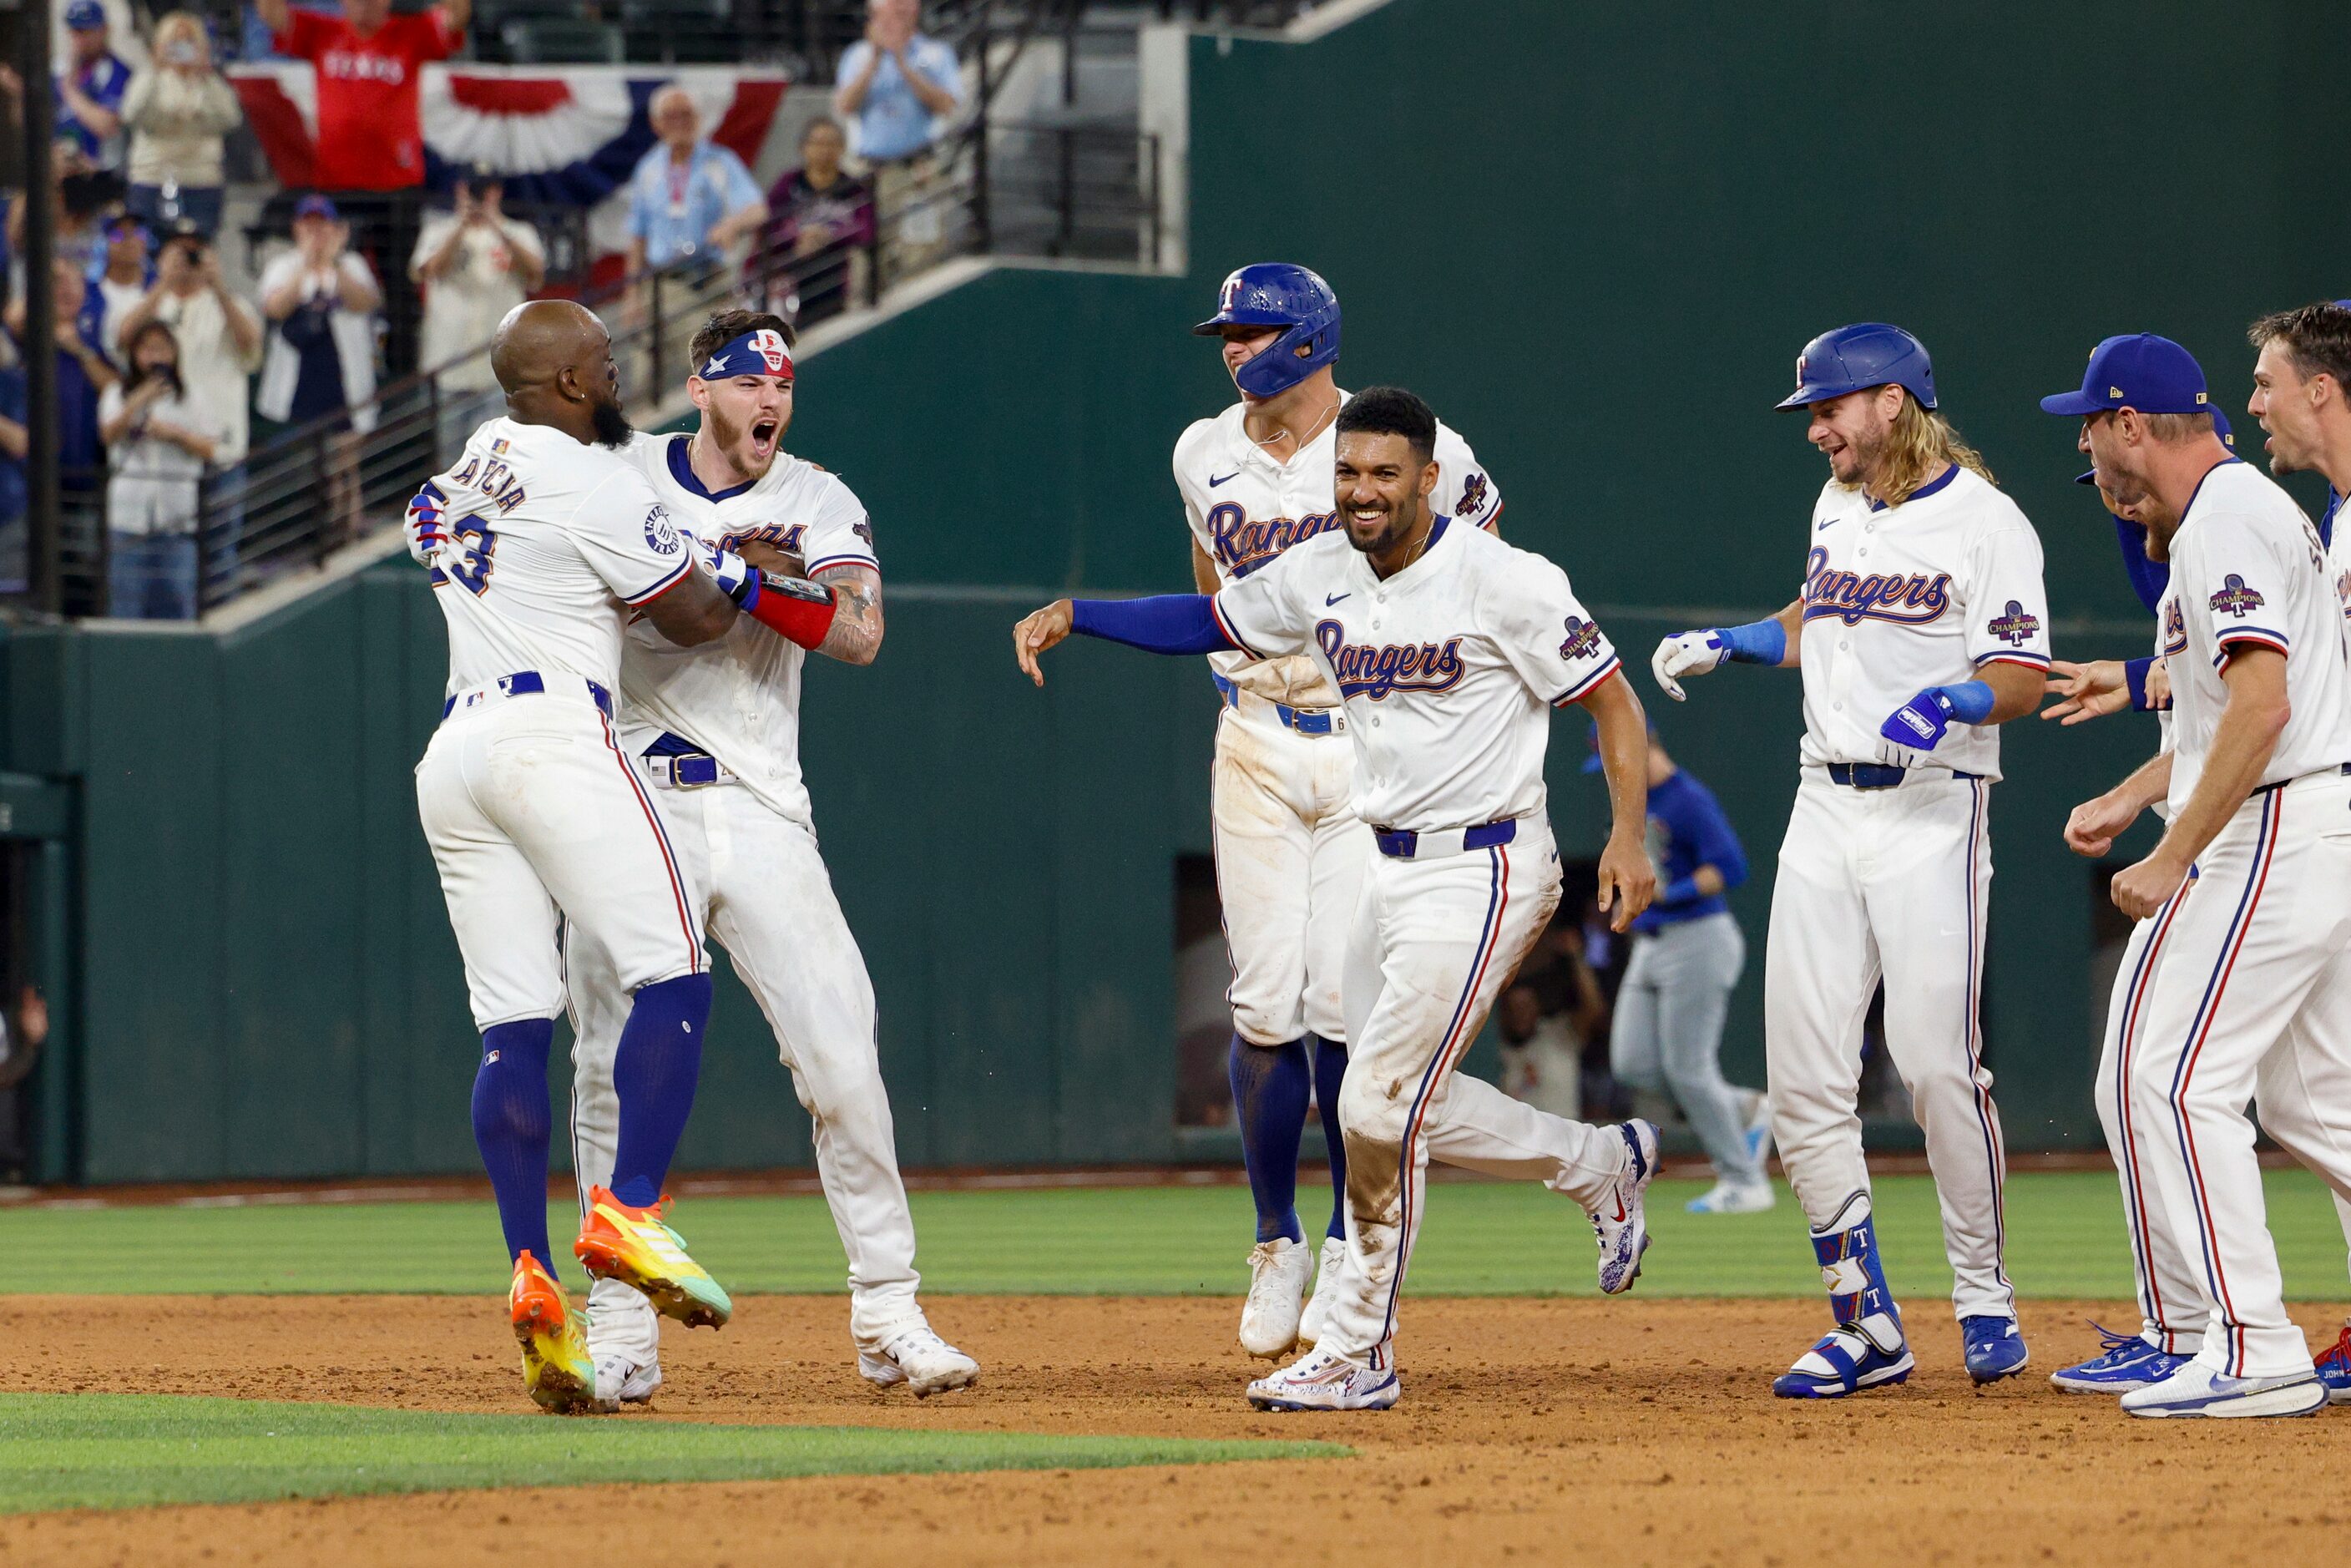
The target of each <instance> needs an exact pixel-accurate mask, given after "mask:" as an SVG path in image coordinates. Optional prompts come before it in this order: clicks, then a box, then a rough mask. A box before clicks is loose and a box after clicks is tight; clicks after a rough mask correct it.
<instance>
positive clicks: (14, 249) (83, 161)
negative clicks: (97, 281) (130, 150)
mask: <svg viewBox="0 0 2351 1568" xmlns="http://www.w3.org/2000/svg"><path fill="white" fill-rule="evenodd" d="M50 172H51V178H52V183H51V184H50V186H49V204H50V210H51V212H52V213H53V214H54V216H53V218H52V222H53V223H54V224H55V225H56V226H55V228H54V230H53V231H52V232H53V235H54V236H55V237H54V239H53V241H52V243H53V244H54V245H55V246H56V251H55V254H56V256H57V259H58V260H60V261H63V262H67V263H69V264H70V265H72V266H73V267H76V268H78V269H79V271H80V272H81V275H82V277H85V278H93V279H94V278H96V277H98V275H99V273H101V272H103V271H105V270H106V233H105V230H106V218H107V215H108V214H110V213H111V212H112V211H113V210H114V208H115V206H116V204H117V200H116V199H117V197H118V195H119V194H120V184H121V182H120V178H119V177H118V176H116V175H114V174H111V173H109V172H106V171H105V170H103V169H99V168H98V167H97V166H95V165H94V164H92V163H91V162H90V161H89V157H88V156H87V155H86V154H85V153H84V152H82V150H81V147H80V144H79V143H78V142H76V141H71V140H69V139H68V138H65V137H60V138H58V139H57V145H56V146H55V147H53V148H52V149H50ZM7 236H8V250H9V252H10V254H12V255H16V256H22V255H23V254H24V251H25V201H24V198H22V197H21V196H20V197H19V198H17V199H16V200H15V201H13V202H11V203H9V204H8V225H7Z"/></svg>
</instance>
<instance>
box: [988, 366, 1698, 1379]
mask: <svg viewBox="0 0 2351 1568" xmlns="http://www.w3.org/2000/svg"><path fill="white" fill-rule="evenodd" d="M1436 444H1437V418H1436V415H1435V414H1433V413H1430V412H1429V409H1428V406H1427V405H1426V403H1424V402H1421V401H1420V400H1419V399H1418V398H1416V397H1414V396H1413V395H1412V394H1411V393H1409V392H1403V391H1401V390H1398V389H1395V388H1374V389H1373V390H1370V391H1367V392H1362V393H1360V394H1358V395H1357V396H1356V397H1355V398H1353V400H1352V401H1350V402H1348V403H1347V405H1346V406H1345V407H1344V408H1343V410H1342V411H1341V412H1340V413H1339V416H1338V441H1337V446H1336V455H1335V472H1336V501H1337V504H1338V507H1339V514H1340V517H1341V520H1342V525H1343V526H1342V528H1341V529H1340V530H1339V531H1336V532H1324V533H1322V534H1319V535H1317V536H1316V537H1314V538H1310V539H1307V540H1305V541H1304V542H1302V543H1300V544H1297V545H1294V546H1292V547H1291V548H1290V549H1289V550H1288V551H1286V552H1285V553H1283V554H1282V555H1281V556H1280V558H1279V559H1276V560H1274V561H1272V562H1270V564H1268V565H1267V566H1266V567H1264V568H1263V569H1262V570H1259V571H1255V572H1252V573H1250V574H1249V576H1248V577H1246V578H1245V579H1243V580H1240V581H1238V582H1235V583H1233V584H1231V585H1230V586H1228V587H1227V588H1225V589H1223V590H1221V591H1218V592H1217V593H1216V594H1214V595H1207V594H1177V595H1170V596H1167V597H1164V598H1157V599H1142V600H1128V601H1098V600H1081V601H1074V602H1073V601H1070V600H1066V599H1064V600H1060V601H1055V602H1054V603H1052V604H1050V605H1048V606H1046V607H1045V608H1044V609H1042V610H1040V611H1038V612H1036V613H1035V614H1033V615H1030V616H1029V617H1028V618H1027V619H1026V620H1024V621H1022V622H1020V623H1019V625H1018V626H1016V627H1015V628H1013V634H1012V642H1013V655H1014V657H1015V659H1016V660H1018V662H1019V665H1020V667H1021V669H1022V670H1024V671H1025V672H1027V674H1029V678H1030V679H1032V680H1034V681H1036V682H1037V683H1038V684H1039V685H1042V684H1043V682H1044V674H1043V671H1042V669H1041V668H1040V665H1039V663H1038V659H1039V655H1040V654H1041V653H1044V652H1045V651H1046V650H1047V649H1050V648H1051V647H1053V646H1054V645H1055V644H1057V643H1060V642H1061V641H1062V639H1064V638H1066V637H1067V636H1069V635H1070V634H1071V632H1083V633H1085V634H1087V635H1090V636H1095V637H1102V638H1107V639H1109V640H1111V641H1113V642H1121V643H1128V644H1129V645H1131V646H1134V647H1138V648H1144V649H1147V650H1149V651H1150V652H1153V653H1171V654H1181V653H1211V652H1215V651H1218V650H1238V651H1240V652H1242V653H1247V654H1249V656H1251V657H1252V658H1259V659H1263V658H1268V657H1273V656H1278V655H1286V654H1302V655H1304V656H1306V657H1308V658H1310V659H1311V660H1312V661H1313V662H1314V664H1315V665H1316V667H1317V668H1318V669H1319V671H1320V672H1321V674H1322V675H1323V677H1324V678H1325V679H1327V680H1328V681H1329V682H1330V684H1331V686H1332V689H1333V690H1334V691H1335V692H1337V694H1338V695H1339V697H1340V699H1341V700H1342V701H1343V703H1344V704H1345V705H1346V709H1347V734H1348V737H1349V739H1350V742H1351V744H1352V745H1353V748H1354V753H1355V768H1354V783H1353V792H1354V803H1355V808H1356V813H1357V815H1359V816H1360V817H1362V818H1363V820H1364V821H1366V822H1369V823H1370V824H1372V828H1373V832H1374V837H1375V841H1376V842H1377V845H1378V855H1377V857H1376V859H1375V860H1374V863H1373V865H1372V866H1371V868H1370V870H1369V871H1368V872H1367V873H1366V885H1365V887H1364V893H1363V895H1362V897H1361V898H1360V899H1359V901H1358V902H1357V904H1356V907H1355V914H1354V922H1353V931H1352V933H1351V936H1350V940H1349V946H1348V952H1347V957H1346V965H1345V975H1344V978H1343V983H1342V986H1341V1002H1342V1006H1343V1009H1344V1010H1345V1013H1346V1022H1347V1039H1348V1043H1349V1061H1348V1066H1347V1072H1346V1077H1345V1081H1344V1083H1343V1087H1342V1088H1341V1090H1340V1095H1339V1123H1340V1129H1341V1134H1342V1136H1343V1139H1344V1141H1345V1144H1346V1148H1347V1166H1348V1181H1347V1187H1346V1203H1347V1215H1346V1231H1347V1238H1346V1244H1347V1257H1346V1267H1345V1269H1344V1270H1343V1281H1342V1282H1341V1285H1340V1288H1339V1291H1338V1299H1337V1300H1336V1301H1333V1302H1332V1306H1331V1308H1330V1312H1329V1316H1328V1318H1327V1319H1326V1320H1325V1322H1324V1323H1323V1325H1322V1338H1321V1339H1320V1340H1319V1342H1318V1343H1317V1344H1316V1347H1315V1350H1314V1353H1313V1354H1311V1355H1308V1356H1306V1357H1304V1358H1303V1359H1301V1360H1300V1361H1299V1362H1297V1363H1296V1364H1293V1365H1291V1366H1289V1367H1287V1368H1285V1369H1284V1370H1282V1371H1280V1372H1278V1373H1275V1374H1273V1375H1271V1376H1269V1377H1264V1378H1260V1379H1259V1380H1258V1381H1257V1382H1255V1383H1252V1384H1250V1385H1249V1401H1250V1403H1251V1404H1253V1405H1256V1406H1259V1407H1260V1408H1266V1409H1374V1408H1384V1407H1385V1406H1389V1405H1393V1404H1394V1403H1395V1400H1396V1397H1397V1394H1398V1384H1397V1381H1396V1375H1395V1363H1394V1354H1395V1329H1396V1309H1397V1301H1398V1296H1399V1294H1400V1292H1401V1290H1402V1287H1403V1281H1404V1272H1405V1266H1406V1264H1407V1263H1408V1261H1409V1260H1410V1257H1411V1252H1412V1247H1413V1242H1414V1239H1415V1238H1416V1234H1417V1231H1418V1228H1419V1224H1420V1218H1421V1212H1422V1207H1423V1199H1424V1197H1425V1178H1426V1163H1427V1153H1428V1151H1427V1142H1426V1128H1427V1124H1428V1123H1429V1120H1430V1118H1431V1117H1432V1116H1434V1115H1436V1114H1437V1112H1438V1108H1439V1107H1440V1106H1441V1105H1442V1103H1443V1101H1444V1099H1445V1096H1446V1093H1447V1086H1448V1082H1449V1079H1450V1075H1451V1073H1452V1071H1453V1069H1454V1068H1455V1066H1456V1065H1457V1064H1458V1061H1459V1060H1460V1056H1461V1053H1462V1052H1463V1051H1465V1050H1467V1049H1468V1044H1469V1042H1470V1040H1473V1039H1474V1038H1475V1037H1476V1035H1477V1033H1478V1030H1479V1028H1480V1026H1481V1025H1482V1024H1483V1023H1484V1021H1485V1018H1486V1014H1487V1012H1488V1010H1489V1009H1490V1008H1491V1007H1492V1005H1493V1000H1494V997H1495V995H1496V993H1497V992H1498V991H1499V989H1500V988H1501V986H1502V984H1503V983H1504V982H1505V981H1506V980H1507V979H1508V978H1509V977H1510V974H1511V973H1512V972H1513V971H1514V970H1515V969H1516V968H1517V967H1518V965H1519V962H1520V959H1521V958H1523V957H1524V956H1525V955H1526V952H1527V950H1528V948H1529V947H1530V946H1531V945H1532V943H1533V941H1534V939H1535V937H1536V936H1537V935H1539V934H1540V933H1541V930H1542V929H1543V927H1544V925H1546V924H1547V923H1548V922H1549V920H1550V918H1551V915H1552V911H1553V910H1554V909H1556V908H1557V907H1558V904H1559V895H1560V872H1559V852H1558V850H1557V849H1556V847H1555V846H1554V845H1553V843H1552V836H1551V828H1550V823H1549V821H1548V819H1547V818H1546V816H1545V814H1544V794H1543V781H1542V760H1543V753H1544V748H1545V747H1546V745H1547V743H1548V739H1549V733H1550V725H1549V717H1550V715H1549V712H1548V709H1549V708H1550V707H1552V706H1567V705H1569V704H1575V705H1578V706H1583V707H1584V708H1585V709H1586V710H1588V711H1589V712H1590V713H1591V714H1592V716H1593V718H1594V719H1595V720H1596V721H1597V723H1598V725H1599V727H1600V752H1601V757H1602V758H1603V763H1604V768H1605V770H1606V772H1607V775H1608V784H1609V797H1610V802H1611V805H1612V807H1613V809H1614V830H1613V831H1612V832H1611V833H1610V835H1609V839H1608V843H1607V847H1606V848H1605V849H1604V851H1603V852H1602V854H1601V860H1600V904H1601V908H1602V909H1603V910H1604V911H1606V912H1608V913H1609V914H1610V915H1611V917H1612V920H1613V923H1614V925H1615V927H1616V929H1618V930H1619V931H1622V930H1624V929H1625V928H1626V927H1627V926H1628V925H1630V924H1631V923H1632V921H1633V919H1634V917H1635V916H1636V915H1639V914H1640V913H1641V912H1642V910H1644V909H1645V908H1646V907H1647V905H1648V904H1649V901H1650V899H1651V898H1652V897H1653V896H1654V894H1655V892H1656V873H1655V872H1654V871H1653V870H1652V869H1651V868H1650V865H1649V861H1648V857H1647V855H1646V852H1645V851H1644V848H1643V844H1642V834H1643V830H1644V824H1645V819H1646V809H1645V805H1646V793H1647V777H1648V775H1647V758H1648V740H1647V734H1646V721H1645V720H1644V718H1643V716H1642V713H1641V705H1640V703H1639V701H1638V700H1637V699H1636V698H1635V697H1634V695H1633V693H1632V688H1631V687H1630V686H1629V685H1627V684H1626V683H1625V680H1624V678H1623V675H1622V673H1621V671H1620V669H1619V666H1618V662H1617V658H1616V654H1615V651H1614V649H1613V648H1611V647H1610V646H1609V643H1608V640H1607V639H1606V637H1604V635H1602V633H1601V631H1600V628H1599V627H1598V626H1597V625H1596V624H1594V623H1593V622H1592V620H1591V619H1590V618H1589V617H1588V616H1587V615H1586V614H1585V613H1584V612H1583V606H1582V605H1581V604H1579V603H1578V602H1577V601H1576V599H1575V596H1574V593H1573V590H1572V589H1571V588H1570V587H1569V585H1568V581H1567V577H1566V574H1564V573H1563V572H1562V571H1561V570H1559V569H1558V568H1557V567H1555V566H1553V565H1552V564H1551V563H1550V562H1549V561H1547V560H1544V559H1542V558H1541V557H1540V556H1536V555H1533V554H1531V553H1530V552H1528V551H1526V550H1521V549H1515V548H1513V547H1511V546H1510V545H1506V544H1504V543H1503V542H1502V541H1501V540H1499V539H1498V538H1495V537H1494V536H1492V535H1491V534H1489V533H1486V532H1484V531H1482V530H1481V529H1479V528H1465V527H1460V526H1452V527H1448V526H1447V525H1448V522H1449V521H1450V519H1449V518H1447V517H1442V516H1438V515H1436V514H1434V513H1432V512H1431V511H1430V509H1429V507H1428V506H1427V500H1428V497H1429V495H1430V493H1431V491H1432V490H1433V489H1434V488H1435V486H1436V484H1437V465H1436V464H1435V463H1434V462H1433V461H1432V460H1431V459H1432V455H1433V454H1434V452H1435V449H1436ZM1527 1113H1528V1115H1529V1116H1531V1117H1534V1118H1538V1119H1540V1120H1541V1121H1542V1122H1544V1123H1547V1124H1553V1125H1552V1126H1550V1127H1549V1128H1548V1129H1547V1132H1546V1141H1548V1142H1553V1143H1559V1144H1564V1145H1569V1146H1571V1147H1572V1148H1573V1151H1574V1153H1573V1157H1572V1158H1571V1159H1570V1160H1569V1162H1568V1165H1569V1169H1568V1171H1567V1172H1566V1173H1565V1174H1564V1175H1563V1176H1562V1177H1561V1178H1560V1179H1561V1180H1562V1182H1563V1183H1564V1184H1565V1186H1564V1188H1563V1190H1566V1191H1567V1192H1568V1193H1569V1196H1571V1197H1574V1198H1575V1199H1576V1200H1577V1201H1578V1202H1580V1203H1581V1204H1582V1205H1583V1207H1584V1209H1585V1211H1586V1212H1587V1213H1588V1214H1590V1215H1591V1216H1592V1220H1593V1229H1594V1231H1595V1233H1596V1234H1597V1236H1598V1238H1599V1242H1600V1270H1599V1272H1600V1287H1601V1289H1602V1290H1604V1291H1609V1292H1612V1293H1613V1292H1615V1291H1623V1290H1625V1289H1627V1288H1629V1287H1630V1286H1631V1284H1632V1283H1633V1281H1634V1279H1635V1277H1636V1276H1637V1275H1638V1274H1639V1272H1640V1267H1641V1254H1642V1252H1643V1251H1644V1250H1645V1249H1646V1247H1647V1245H1648V1232H1647V1224H1646V1218H1645V1217H1644V1214H1643V1208H1642V1198H1643V1195H1644V1193H1645V1191H1646V1187H1647V1186H1648V1183H1649V1180H1650V1177H1651V1176H1653V1175H1654V1174H1655V1172H1656V1153H1657V1145H1656V1128H1654V1127H1652V1126H1650V1125H1649V1124H1647V1123H1646V1122H1630V1123H1626V1124H1624V1125H1622V1126H1619V1127H1614V1128H1602V1127H1591V1126H1586V1125H1583V1124H1579V1123H1570V1122H1565V1121H1563V1120H1562V1118H1558V1117H1547V1116H1544V1115H1543V1113H1540V1112H1536V1111H1533V1110H1532V1109H1531V1108H1528V1112H1527Z"/></svg>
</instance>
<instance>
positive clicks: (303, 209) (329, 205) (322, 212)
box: [294, 195, 342, 218]
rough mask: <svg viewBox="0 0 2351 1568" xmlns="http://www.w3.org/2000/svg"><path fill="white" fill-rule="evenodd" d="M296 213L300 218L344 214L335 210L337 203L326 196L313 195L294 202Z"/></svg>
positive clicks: (330, 216)
mask: <svg viewBox="0 0 2351 1568" xmlns="http://www.w3.org/2000/svg"><path fill="white" fill-rule="evenodd" d="M294 215H295V216H296V217H298V218H334V217H340V216H341V215H342V214H340V213H338V212H336V211H335V204H334V203H333V202H331V201H329V200H328V199H327V198H326V197H324V196H318V195H311V196H305V197H303V198H302V199H301V200H300V201H298V202H297V203H295V204H294Z"/></svg>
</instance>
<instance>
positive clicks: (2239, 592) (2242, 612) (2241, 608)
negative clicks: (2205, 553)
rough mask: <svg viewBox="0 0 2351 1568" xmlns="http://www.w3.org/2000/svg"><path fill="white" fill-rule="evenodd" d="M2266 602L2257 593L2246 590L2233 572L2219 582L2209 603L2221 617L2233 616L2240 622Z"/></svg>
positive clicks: (2242, 580) (2243, 581)
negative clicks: (2218, 589)
mask: <svg viewBox="0 0 2351 1568" xmlns="http://www.w3.org/2000/svg"><path fill="white" fill-rule="evenodd" d="M2267 602H2268V601H2267V600H2265V599H2263V598H2262V596H2261V594H2260V593H2259V592H2258V591H2255V590H2253V589H2250V588H2247V587H2246V586H2245V580H2244V579H2243V578H2241V577H2240V576H2238V575H2237V574H2236V573H2235V572H2233V571H2232V572H2231V573H2230V574H2229V575H2228V576H2226V577H2224V578H2222V579H2221V580H2220V592H2218V593H2216V594H2214V595H2213V596H2212V598H2211V601H2210V603H2211V605H2212V608H2213V609H2215V610H2217V611H2219V612H2220V613H2221V614H2223V615H2233V616H2235V617H2236V618H2237V619H2238V620H2240V621H2241V620H2243V619H2244V618H2245V617H2246V615H2248V614H2249V613H2251V612H2253V611H2256V610H2259V609H2260V608H2261V607H2262V605H2263V604H2265V603H2267Z"/></svg>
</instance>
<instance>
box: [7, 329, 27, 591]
mask: <svg viewBox="0 0 2351 1568" xmlns="http://www.w3.org/2000/svg"><path fill="white" fill-rule="evenodd" d="M0 356H5V358H0V593H21V592H23V591H24V589H25V585H26V575H27V573H26V559H25V547H26V537H25V507H26V491H25V455H26V453H27V452H29V451H31V450H32V439H31V433H30V432H29V431H27V430H26V428H25V364H24V361H22V360H20V359H18V358H17V357H16V350H15V346H14V345H13V344H10V343H9V342H8V341H7V340H6V339H5V338H0Z"/></svg>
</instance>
